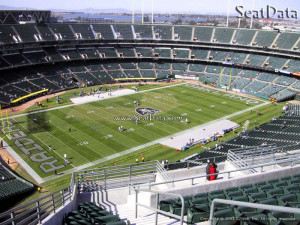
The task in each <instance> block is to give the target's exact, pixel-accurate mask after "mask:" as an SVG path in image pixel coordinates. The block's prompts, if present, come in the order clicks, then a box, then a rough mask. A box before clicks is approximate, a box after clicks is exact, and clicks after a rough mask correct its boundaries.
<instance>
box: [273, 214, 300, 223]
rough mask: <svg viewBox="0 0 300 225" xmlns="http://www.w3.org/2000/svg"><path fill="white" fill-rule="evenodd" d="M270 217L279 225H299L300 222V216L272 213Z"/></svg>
mask: <svg viewBox="0 0 300 225" xmlns="http://www.w3.org/2000/svg"><path fill="white" fill-rule="evenodd" d="M268 215H269V218H270V221H277V224H282V225H298V224H299V221H300V214H293V213H285V212H277V211H272V212H270V213H269V214H268Z"/></svg>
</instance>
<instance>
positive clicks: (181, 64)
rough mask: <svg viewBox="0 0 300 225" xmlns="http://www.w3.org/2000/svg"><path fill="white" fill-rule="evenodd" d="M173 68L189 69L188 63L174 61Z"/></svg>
mask: <svg viewBox="0 0 300 225" xmlns="http://www.w3.org/2000/svg"><path fill="white" fill-rule="evenodd" d="M172 67H173V70H182V71H186V70H187V64H186V63H172Z"/></svg>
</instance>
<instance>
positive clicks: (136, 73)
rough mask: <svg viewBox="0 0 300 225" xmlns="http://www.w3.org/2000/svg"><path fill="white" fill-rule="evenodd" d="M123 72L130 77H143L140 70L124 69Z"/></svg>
mask: <svg viewBox="0 0 300 225" xmlns="http://www.w3.org/2000/svg"><path fill="white" fill-rule="evenodd" d="M123 72H124V73H125V74H126V76H127V77H128V78H139V79H140V78H141V74H140V72H139V71H138V70H124V71H123Z"/></svg>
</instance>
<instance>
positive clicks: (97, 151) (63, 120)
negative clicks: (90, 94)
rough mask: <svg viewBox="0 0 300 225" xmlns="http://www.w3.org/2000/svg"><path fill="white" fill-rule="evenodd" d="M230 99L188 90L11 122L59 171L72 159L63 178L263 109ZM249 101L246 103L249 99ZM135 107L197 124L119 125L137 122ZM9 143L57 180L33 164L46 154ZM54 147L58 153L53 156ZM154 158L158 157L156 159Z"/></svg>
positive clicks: (160, 151) (160, 150)
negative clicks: (238, 114) (211, 123)
mask: <svg viewBox="0 0 300 225" xmlns="http://www.w3.org/2000/svg"><path fill="white" fill-rule="evenodd" d="M155 87H156V86H155ZM145 89H146V88H145ZM70 92H72V91H70ZM70 92H69V93H70ZM226 94H227V93H226V92H213V91H211V92H206V91H200V90H198V89H195V88H191V87H187V86H186V85H185V84H182V85H180V86H174V87H172V86H171V87H167V88H163V89H156V90H155V89H154V90H151V91H148V92H143V93H141V92H139V93H136V94H132V95H128V96H122V97H117V98H112V99H107V100H102V101H97V102H91V103H86V104H83V105H76V106H70V107H67V108H62V109H55V110H51V111H44V112H40V113H37V114H31V115H24V116H20V117H13V118H10V121H11V122H12V123H13V124H14V125H15V126H16V128H14V129H17V128H18V129H20V130H22V131H23V132H25V134H26V135H27V138H30V139H33V140H34V141H35V142H36V143H37V144H39V145H40V146H41V147H42V148H43V149H44V151H45V153H44V156H45V157H53V158H52V159H49V160H48V161H51V160H53V159H57V162H56V163H55V164H54V165H55V166H58V165H64V160H63V155H64V154H67V157H68V161H69V164H68V165H64V166H65V167H64V168H62V169H60V170H59V172H63V171H65V170H68V169H72V168H74V167H78V166H81V165H84V164H86V163H89V162H93V161H96V160H99V159H102V158H104V157H107V156H110V155H113V154H116V153H122V152H123V151H125V150H128V149H131V148H133V147H137V146H140V145H143V144H146V143H149V142H152V141H154V140H157V139H160V138H163V137H166V136H169V135H172V134H174V133H177V132H181V131H183V130H187V129H189V128H191V127H194V126H197V125H200V124H203V123H206V122H209V121H212V120H216V119H218V118H221V117H223V116H226V115H230V114H232V113H235V112H238V111H241V110H244V109H247V108H249V110H250V108H251V107H253V106H255V105H257V104H260V103H263V102H262V101H258V102H257V103H250V104H246V103H245V101H243V100H241V99H239V98H233V97H227V96H224V95H226ZM243 99H246V98H244V97H243ZM134 101H139V102H140V106H138V107H150V108H154V109H157V110H159V112H158V113H157V114H156V115H157V116H162V117H178V118H180V117H182V118H183V119H185V118H188V120H189V121H191V123H188V124H186V123H182V122H181V121H180V119H178V120H174V121H139V124H136V123H135V121H121V120H118V118H120V117H129V118H131V117H133V116H134V115H136V112H135V109H136V108H137V107H136V106H134V104H133V102H134ZM34 118H35V119H37V123H34V122H33V119H34ZM120 125H122V126H123V127H124V128H125V129H126V130H125V131H124V132H118V127H119V126H120ZM69 127H71V132H69V130H68V128H69ZM6 140H7V141H8V143H9V144H10V145H11V147H12V148H13V149H14V150H15V151H16V152H17V153H18V154H19V155H20V156H21V157H22V158H23V159H24V160H25V161H26V162H27V163H28V164H29V165H30V166H31V167H32V168H33V169H34V170H35V171H36V172H37V174H38V175H39V176H40V177H43V178H45V177H47V176H49V175H53V172H49V173H44V172H43V171H42V170H41V169H40V165H41V164H42V163H43V162H45V161H41V162H33V161H32V159H31V157H32V155H33V154H36V153H40V152H41V151H40V150H37V149H33V150H30V154H24V153H23V151H21V150H20V149H19V148H18V147H17V146H16V144H15V140H8V139H6ZM49 145H51V147H52V149H53V151H49V149H48V146H49ZM30 147H32V144H29V145H27V146H26V148H30ZM151 149H152V150H151ZM196 151H199V150H197V149H196V150H192V151H190V152H187V153H184V154H182V155H181V156H179V157H186V156H187V155H188V154H193V153H195V152H196ZM140 152H146V159H150V158H151V159H163V158H166V157H170V158H172V157H174V155H175V154H176V157H174V159H175V158H178V153H175V151H174V149H171V148H164V147H163V146H161V145H154V147H151V148H150V147H148V148H146V149H141V150H139V151H137V152H135V153H132V154H131V157H134V155H136V156H137V155H138V154H140ZM152 152H153V153H154V152H155V154H152ZM150 155H152V156H151V157H150ZM124 157H125V156H124ZM125 158H126V157H125ZM38 159H39V158H38ZM131 160H132V159H131ZM46 161H47V160H46ZM114 161H116V160H111V161H110V163H111V164H112V165H113V162H114Z"/></svg>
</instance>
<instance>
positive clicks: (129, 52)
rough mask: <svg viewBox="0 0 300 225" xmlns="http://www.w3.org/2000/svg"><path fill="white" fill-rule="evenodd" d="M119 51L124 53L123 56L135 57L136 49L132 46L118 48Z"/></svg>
mask: <svg viewBox="0 0 300 225" xmlns="http://www.w3.org/2000/svg"><path fill="white" fill-rule="evenodd" d="M117 51H118V53H119V56H120V57H121V55H120V54H123V57H135V54H134V51H133V49H132V48H117Z"/></svg>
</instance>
